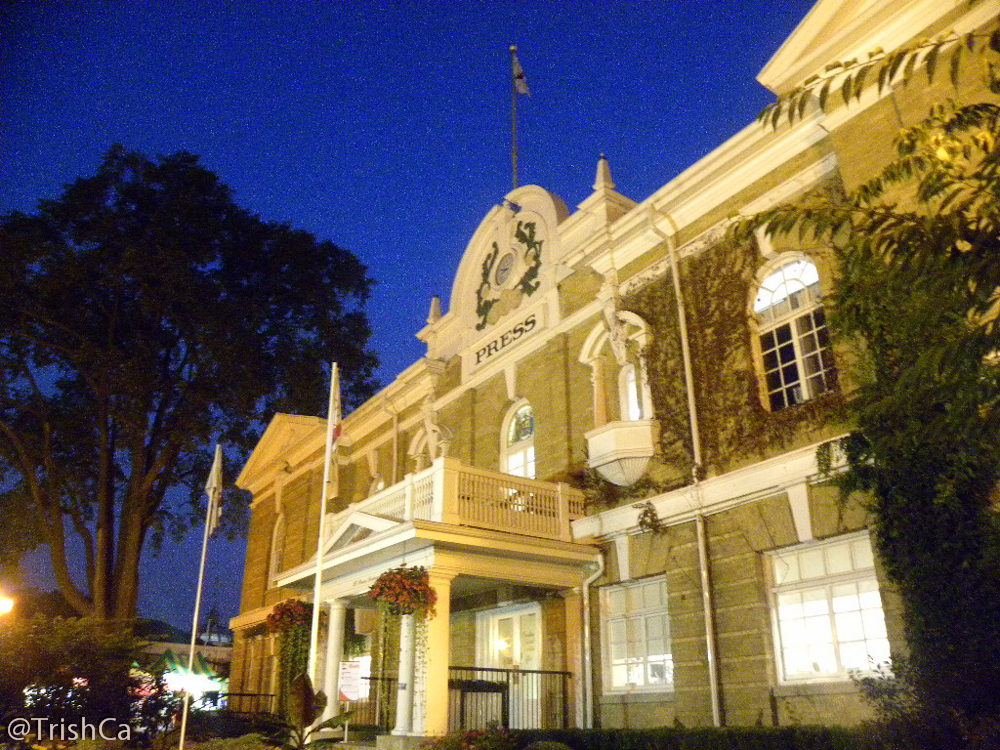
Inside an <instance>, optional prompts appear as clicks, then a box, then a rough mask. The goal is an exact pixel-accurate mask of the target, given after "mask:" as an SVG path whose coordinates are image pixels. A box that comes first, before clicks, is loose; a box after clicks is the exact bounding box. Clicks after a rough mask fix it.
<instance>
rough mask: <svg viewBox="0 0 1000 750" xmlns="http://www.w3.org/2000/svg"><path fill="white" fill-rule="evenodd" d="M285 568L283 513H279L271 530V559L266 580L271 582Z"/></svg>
mask: <svg viewBox="0 0 1000 750" xmlns="http://www.w3.org/2000/svg"><path fill="white" fill-rule="evenodd" d="M284 569H285V514H284V513H279V514H278V518H277V519H276V520H275V522H274V530H273V531H272V532H271V561H270V565H269V570H268V575H267V578H268V581H271V582H273V581H274V578H275V576H277V575H278V573H280V572H281V571H282V570H284Z"/></svg>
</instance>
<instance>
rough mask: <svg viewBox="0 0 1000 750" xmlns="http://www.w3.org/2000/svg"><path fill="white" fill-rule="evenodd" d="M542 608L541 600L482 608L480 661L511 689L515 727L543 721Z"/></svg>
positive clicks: (511, 722)
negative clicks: (505, 606) (540, 673)
mask: <svg viewBox="0 0 1000 750" xmlns="http://www.w3.org/2000/svg"><path fill="white" fill-rule="evenodd" d="M541 625H542V612H541V607H540V606H539V605H538V604H525V605H518V606H516V607H507V608H505V609H498V610H492V611H489V612H482V613H480V616H479V656H480V664H482V665H483V666H486V667H490V668H492V669H495V670H503V671H496V672H490V673H487V674H489V675H490V677H491V678H492V679H494V680H495V681H497V682H501V683H503V684H504V686H505V689H506V691H507V702H508V717H507V718H508V723H509V726H510V727H511V728H512V729H530V728H534V727H538V726H540V725H539V723H538V722H539V718H540V717H539V716H538V714H539V710H540V707H539V696H540V692H541V690H540V689H541V684H540V682H539V680H540V678H541V676H540V675H539V674H537V670H538V669H539V667H540V666H541V641H542V633H541V629H542V628H541Z"/></svg>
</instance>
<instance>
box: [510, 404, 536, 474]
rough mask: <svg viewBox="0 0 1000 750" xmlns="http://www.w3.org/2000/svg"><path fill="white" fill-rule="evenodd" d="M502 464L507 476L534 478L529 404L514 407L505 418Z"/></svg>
mask: <svg viewBox="0 0 1000 750" xmlns="http://www.w3.org/2000/svg"><path fill="white" fill-rule="evenodd" d="M503 464H504V467H505V471H506V472H507V473H508V474H513V475H514V476H516V477H526V478H528V479H534V478H535V415H534V412H533V411H532V409H531V405H530V404H526V403H525V404H521V405H518V406H516V407H515V408H514V409H513V410H512V412H511V413H510V414H509V415H508V417H507V422H506V429H505V435H504V441H503Z"/></svg>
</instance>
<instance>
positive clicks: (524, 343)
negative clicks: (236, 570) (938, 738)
mask: <svg viewBox="0 0 1000 750" xmlns="http://www.w3.org/2000/svg"><path fill="white" fill-rule="evenodd" d="M995 17H996V6H995V4H993V3H978V4H973V5H972V6H971V7H969V6H966V5H964V4H959V3H951V2H941V0H875V1H873V2H861V1H860V0H820V2H818V3H817V5H816V6H815V8H814V9H813V10H812V11H811V12H810V14H809V15H808V16H807V17H806V18H805V19H804V20H803V22H802V23H801V24H800V26H799V27H798V29H796V31H795V32H794V33H793V34H792V36H791V37H790V38H789V39H788V40H787V41H786V43H785V44H784V45H783V46H782V47H781V49H780V50H779V51H778V52H777V53H776V54H775V56H774V57H773V58H772V60H771V62H770V63H769V64H768V65H767V66H766V67H765V68H764V70H763V71H762V72H761V74H760V76H759V79H760V80H761V82H762V83H763V84H764V85H765V86H767V87H768V88H770V89H772V90H773V91H775V92H776V93H783V92H786V91H788V90H790V89H791V88H793V87H795V86H797V85H799V84H800V83H801V82H802V81H803V80H805V79H806V78H808V77H809V76H810V75H812V74H814V73H816V72H817V71H821V70H823V69H824V67H825V66H826V65H827V64H828V63H829V62H831V61H835V60H841V59H847V58H850V57H856V56H858V55H860V54H862V53H865V52H867V51H868V50H873V49H876V48H882V49H885V50H892V49H894V48H896V47H898V46H900V45H902V44H905V43H907V42H910V41H912V40H913V39H915V38H918V37H921V36H929V35H932V34H934V33H937V32H940V31H943V30H948V29H955V30H957V31H959V32H961V33H964V32H966V31H971V30H974V29H979V28H982V27H985V26H988V25H989V24H991V23H994V22H995ZM946 79H947V76H943V77H941V80H940V81H935V83H934V85H933V86H930V87H929V86H928V84H927V83H926V78H925V77H921V79H920V81H914V82H912V83H911V84H910V85H909V86H906V87H902V86H901V87H897V88H895V89H893V90H891V91H888V92H885V93H883V94H882V95H879V94H877V93H876V92H875V91H874V90H873V89H871V88H869V89H868V90H866V91H865V92H864V93H863V94H862V95H861V97H860V99H859V100H858V102H857V103H853V104H852V105H851V106H849V107H839V108H837V107H835V108H833V109H832V110H831V111H829V112H827V113H823V112H819V111H812V112H811V113H806V115H805V116H804V117H803V118H802V119H800V120H798V121H797V122H796V123H795V124H794V125H793V126H788V125H787V124H785V125H781V126H780V127H778V128H777V129H769V128H766V127H762V126H761V125H758V124H754V125H751V126H749V127H747V128H746V129H744V130H743V131H742V132H740V133H738V134H737V135H735V136H734V137H733V138H731V139H729V140H728V141H726V142H725V143H723V144H721V145H720V146H719V147H718V148H717V149H716V150H714V151H713V152H712V153H710V154H709V155H708V156H706V157H705V158H704V159H702V160H701V161H699V162H697V163H696V164H694V165H692V166H691V167H690V168H689V169H687V170H686V171H684V172H683V173H681V174H680V175H678V176H677V177H675V178H674V179H672V180H671V181H670V182H668V183H667V184H665V185H664V186H663V187H662V188H660V189H659V190H658V191H656V192H655V193H654V194H653V195H650V196H648V197H646V198H644V199H643V200H642V201H641V202H636V201H634V200H632V199H630V198H627V197H625V195H623V194H622V193H620V192H618V189H617V186H616V185H615V183H614V181H613V179H612V175H611V169H610V166H609V164H608V162H607V160H605V159H604V158H603V157H601V159H600V160H599V161H598V164H597V170H596V179H595V182H594V185H593V192H592V194H591V195H590V196H589V197H588V198H587V199H586V200H584V201H583V202H582V203H581V204H580V205H579V206H578V207H577V208H576V210H575V211H571V210H570V209H569V208H568V207H567V206H566V205H565V203H564V202H563V201H562V200H561V199H560V198H559V197H557V196H555V195H553V194H551V193H549V192H547V191H546V190H545V189H543V188H541V187H537V186H526V187H521V188H518V189H516V190H514V191H512V192H511V193H509V194H508V195H507V196H506V198H505V199H504V201H503V202H502V203H501V205H498V206H494V207H493V208H492V209H490V211H489V212H488V213H487V214H486V216H485V217H484V219H483V220H482V222H481V224H480V225H479V228H478V229H477V230H476V232H475V234H474V235H473V237H472V239H471V241H470V242H469V244H468V247H467V249H466V251H465V254H464V257H463V259H462V261H461V264H460V266H459V268H458V269H457V273H456V275H455V281H454V286H453V288H452V292H451V297H450V302H449V304H448V306H447V311H446V312H443V311H442V308H441V305H440V303H439V302H438V301H437V299H435V300H434V301H433V302H432V304H431V311H430V315H429V318H428V322H427V325H426V327H425V328H423V329H422V330H421V331H419V332H418V334H417V335H418V337H419V338H420V340H421V341H423V342H425V343H426V346H427V351H426V356H425V357H424V358H422V359H421V360H420V361H418V362H416V363H414V364H413V365H412V366H411V367H409V368H408V369H407V370H405V371H404V372H402V373H400V374H399V375H398V376H397V378H396V379H395V380H394V381H393V382H392V383H391V384H389V385H388V386H387V387H386V388H384V389H383V390H382V391H381V392H380V393H379V394H378V395H376V396H375V397H374V398H372V399H371V400H370V401H368V402H367V403H366V404H364V405H363V406H362V407H360V408H359V409H357V410H356V411H354V412H353V413H351V414H349V415H348V416H347V417H346V419H345V420H344V423H343V433H342V436H341V438H340V441H339V443H338V446H337V451H336V455H335V464H334V471H333V477H332V482H333V491H332V492H331V493H330V496H329V498H328V500H327V501H326V507H325V509H324V510H325V513H326V519H327V521H326V523H325V528H326V529H327V535H326V539H325V542H324V547H323V558H322V570H323V573H322V581H323V583H322V589H321V601H322V604H323V606H325V607H328V608H329V611H330V627H331V632H332V633H335V634H336V637H333V638H329V639H326V641H324V658H323V669H322V672H323V674H324V675H325V679H324V685H325V687H326V688H327V691H328V692H332V691H336V689H337V680H338V675H339V668H338V665H339V664H340V663H341V662H342V661H343V660H344V659H345V658H347V657H346V656H345V651H344V649H343V641H344V639H343V638H342V637H341V635H342V634H343V633H344V632H345V628H346V632H347V633H348V637H349V638H350V639H351V642H352V643H355V644H358V645H357V646H356V647H355V651H356V653H360V654H363V655H365V654H367V655H371V656H374V660H373V663H375V664H376V665H382V669H381V674H382V675H383V676H385V675H386V674H387V669H386V666H387V665H391V670H389V671H392V670H399V669H400V667H399V665H400V664H403V668H402V669H403V671H402V672H398V680H399V686H397V687H399V688H401V687H402V685H403V684H404V683H405V684H406V687H405V689H398V690H397V692H396V693H394V695H393V697H394V699H395V696H396V695H398V701H397V702H396V703H395V704H394V709H393V710H394V715H393V716H391V717H390V723H391V725H392V728H393V733H394V734H395V735H399V736H425V735H435V734H442V733H444V732H446V731H448V730H449V729H454V728H455V727H456V726H460V725H465V726H471V725H473V724H475V723H476V722H477V721H479V722H485V721H487V720H497V719H500V718H502V719H503V720H505V721H506V722H507V723H509V724H511V725H514V726H556V725H558V726H561V725H563V724H564V723H566V724H569V725H577V726H588V725H592V724H598V725H602V726H612V727H639V726H655V725H669V724H672V723H674V722H680V723H683V724H684V725H686V726H696V725H712V724H726V725H739V724H757V723H763V724H772V723H775V724H787V723H796V722H802V723H814V722H824V723H844V722H846V723H853V722H856V721H858V720H861V719H863V718H865V717H866V716H867V713H866V708H865V706H864V705H863V703H862V702H861V701H860V699H859V697H858V695H857V693H856V691H855V689H854V687H853V684H852V682H851V680H850V672H851V671H853V670H858V669H860V670H864V669H866V668H868V666H869V665H870V664H871V663H872V662H878V661H881V660H883V659H885V658H888V656H889V655H890V653H893V652H896V653H898V652H900V651H901V649H902V648H903V641H902V632H901V624H900V617H899V606H898V601H897V599H896V598H895V596H894V594H893V592H892V590H891V588H890V587H889V586H888V585H887V584H886V582H885V580H884V576H883V575H882V573H881V572H880V569H879V565H878V563H877V561H876V560H874V558H873V555H872V551H871V545H870V542H869V538H868V534H867V531H866V525H867V522H868V518H867V516H866V512H865V510H864V508H863V505H862V504H861V503H860V502H852V503H847V504H844V503H842V502H841V501H840V500H839V497H838V492H837V491H836V489H834V488H833V487H831V486H830V484H829V483H828V482H827V481H826V480H824V478H823V477H822V476H821V475H820V472H819V470H818V468H817V461H816V451H817V447H818V446H819V445H821V444H823V443H824V442H826V441H829V440H831V439H833V438H836V437H837V436H838V435H840V434H841V431H842V428H841V427H839V426H838V425H837V424H836V422H835V421H834V420H833V419H832V416H833V414H834V412H835V410H836V408H837V407H838V406H839V405H840V404H841V403H842V402H843V400H844V398H845V396H846V395H847V394H849V392H850V388H851V383H850V377H849V368H848V367H846V366H845V365H846V363H847V358H848V356H849V353H848V350H847V349H846V348H844V347H842V346H840V345H838V344H837V343H836V342H833V341H831V340H830V337H829V335H828V333H827V329H826V320H825V315H824V313H823V294H824V290H826V289H829V285H830V280H831V275H832V274H833V272H834V269H833V268H832V267H831V258H830V254H829V253H828V252H827V251H826V250H825V249H824V248H822V247H803V246H797V245H796V244H794V242H793V241H791V240H785V241H775V242H771V241H769V240H767V239H766V238H763V237H762V238H760V239H759V241H758V242H756V243H753V244H749V245H746V246H739V245H736V244H734V243H733V242H732V241H730V240H729V239H727V238H726V234H725V227H726V226H727V225H728V223H729V222H730V221H731V220H732V218H733V217H735V216H740V215H744V216H745V215H752V214H753V213H755V212H757V211H760V210H762V209H765V208H767V207H770V206H773V205H775V204H777V203H779V202H785V201H794V200H795V199H796V197H798V196H802V195H804V194H806V193H809V192H814V191H839V190H843V189H844V188H847V189H850V188H852V187H853V186H855V185H857V184H859V183H860V182H861V181H862V180H864V179H865V178H866V177H867V176H869V175H871V174H873V173H874V172H875V171H876V170H877V169H878V168H879V167H880V166H881V165H882V164H884V163H885V162H886V161H887V160H888V158H889V157H890V144H891V139H892V136H894V135H895V133H896V132H897V131H898V130H899V129H900V127H901V126H903V125H904V124H907V123H912V122H915V121H917V120H919V119H921V118H922V117H923V116H924V115H925V114H926V112H927V110H928V108H929V106H930V104H931V102H933V101H934V100H935V99H937V98H940V97H942V96H946V95H952V96H955V92H954V91H953V90H952V89H951V86H952V84H951V83H950V82H948V81H947V80H946ZM989 96H990V95H989V93H988V92H986V91H985V90H984V89H983V88H982V87H981V85H980V84H979V83H978V79H976V77H975V75H970V77H969V78H968V80H967V81H966V80H963V81H962V82H961V83H960V85H959V91H958V97H959V98H962V99H964V100H966V101H974V100H976V98H987V97H989ZM325 430H326V424H325V420H324V419H320V418H316V417H306V416H295V415H287V414H278V415H276V416H275V417H274V419H273V421H272V423H271V424H270V426H269V427H268V428H267V430H266V432H265V433H264V435H263V437H262V439H261V441H260V443H259V445H258V446H257V448H256V450H255V451H254V453H253V455H252V456H251V458H250V460H249V462H248V463H247V465H246V467H245V469H244V470H243V473H242V474H241V476H240V478H239V480H238V484H239V485H240V486H241V487H243V488H245V489H248V490H249V491H251V492H252V494H253V512H252V519H251V526H250V535H249V545H248V551H247V560H246V570H245V574H244V580H243V594H242V606H241V614H240V615H239V616H237V617H236V618H235V619H234V620H233V621H232V623H231V625H232V627H233V629H234V630H235V632H236V644H235V647H234V663H233V670H232V677H231V680H232V687H231V689H232V690H233V691H234V692H243V693H269V692H273V691H274V689H275V684H274V674H275V666H274V665H275V658H276V646H275V643H274V641H273V639H272V638H271V637H269V636H268V635H267V634H266V631H265V630H264V628H263V621H264V618H265V617H266V615H267V614H268V612H269V611H270V609H271V607H272V606H273V605H274V604H275V603H276V602H278V601H281V600H283V599H286V598H288V597H290V596H301V597H304V598H310V597H311V596H312V581H313V574H314V570H315V567H316V562H315V554H316V547H317V538H318V530H319V518H320V502H321V501H320V493H321V489H322V482H323V462H324V436H325ZM400 565H411V566H412V565H422V566H424V567H426V568H427V569H428V570H429V571H430V581H431V584H432V586H433V587H434V588H435V590H436V592H437V595H438V605H437V614H436V616H435V617H433V618H431V619H429V620H427V621H426V622H425V623H424V624H423V625H422V626H421V631H420V633H419V635H418V637H416V638H413V637H411V636H409V635H407V634H406V633H404V635H403V637H402V638H400V636H399V633H398V632H396V633H395V635H394V636H392V637H389V638H387V639H384V640H380V641H379V642H378V643H376V641H377V640H379V639H378V638H376V634H377V633H379V632H380V631H379V628H378V627H377V625H376V619H377V618H376V617H375V616H374V614H373V611H372V609H371V603H370V601H369V600H368V599H367V598H366V597H365V592H366V591H367V590H368V588H369V587H370V586H371V584H372V583H373V581H374V580H375V579H376V578H377V577H378V575H379V574H380V573H382V572H383V571H385V570H387V569H389V568H394V567H398V566H400ZM403 627H404V629H405V628H406V627H410V626H409V625H405V624H404V626H403ZM404 652H405V653H404ZM352 658H353V657H352ZM411 660H412V663H413V666H412V672H407V671H406V670H407V669H409V667H407V666H406V665H408V664H409V663H410V662H411ZM473 668H475V669H473ZM462 669H465V671H464V672H463V671H462ZM536 675H549V676H547V677H544V680H546V681H545V682H543V681H542V680H543V677H541V676H536ZM552 675H557V676H556V677H552ZM392 676H393V677H396V676H397V674H393V675H392ZM491 684H493V685H496V686H498V687H496V688H495V689H494V688H491V687H490V685H491ZM394 689H396V688H394ZM491 692H493V693H496V695H491ZM501 694H502V696H503V697H502V698H501V697H500V695H501ZM519 712H520V713H519ZM458 713H462V716H461V717H458V716H457V714H458Z"/></svg>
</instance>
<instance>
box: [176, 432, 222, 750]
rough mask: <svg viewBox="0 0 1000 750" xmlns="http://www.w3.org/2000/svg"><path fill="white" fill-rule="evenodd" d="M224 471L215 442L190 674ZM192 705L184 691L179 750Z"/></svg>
mask: <svg viewBox="0 0 1000 750" xmlns="http://www.w3.org/2000/svg"><path fill="white" fill-rule="evenodd" d="M221 471H222V446H220V445H219V444H218V443H216V444H215V462H214V463H213V464H212V471H211V473H210V474H209V478H208V482H209V486H208V487H206V488H205V490H206V492H207V493H208V510H207V512H206V514H205V536H204V538H203V539H202V542H201V564H200V565H199V567H198V590H197V592H196V593H195V595H194V620H193V621H192V623H191V650H190V651H189V652H188V676H189V677H190V676H191V675H192V674H194V648H195V641H196V640H197V638H198V613H199V609H200V608H201V587H202V584H203V583H204V581H205V557H206V555H207V553H208V537H209V536H210V535H211V533H212V531H213V530H214V529H215V524H216V521H217V520H218V496H217V495H216V494H215V493H218V492H219V490H220V489H221V488H220V487H219V486H218V485H214V484H213V482H214V481H216V480H218V482H219V484H221V477H219V474H220V473H221ZM190 707H191V690H190V688H189V689H187V690H185V691H184V705H183V708H182V709H181V736H180V740H179V741H178V744H177V750H184V738H185V736H186V735H187V719H188V710H189V709H190Z"/></svg>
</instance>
